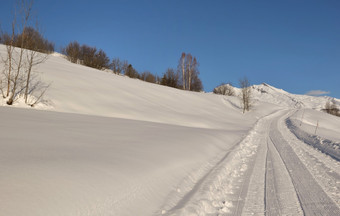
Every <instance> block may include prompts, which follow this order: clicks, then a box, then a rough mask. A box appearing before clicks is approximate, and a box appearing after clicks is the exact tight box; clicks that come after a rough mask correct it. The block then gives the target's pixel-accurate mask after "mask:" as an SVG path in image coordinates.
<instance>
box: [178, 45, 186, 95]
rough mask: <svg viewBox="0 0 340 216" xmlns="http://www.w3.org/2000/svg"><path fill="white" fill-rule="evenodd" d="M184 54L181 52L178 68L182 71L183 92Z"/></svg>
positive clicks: (183, 83)
mask: <svg viewBox="0 0 340 216" xmlns="http://www.w3.org/2000/svg"><path fill="white" fill-rule="evenodd" d="M185 58H186V54H185V52H182V55H181V58H180V59H179V68H180V70H181V71H182V88H183V90H185Z"/></svg>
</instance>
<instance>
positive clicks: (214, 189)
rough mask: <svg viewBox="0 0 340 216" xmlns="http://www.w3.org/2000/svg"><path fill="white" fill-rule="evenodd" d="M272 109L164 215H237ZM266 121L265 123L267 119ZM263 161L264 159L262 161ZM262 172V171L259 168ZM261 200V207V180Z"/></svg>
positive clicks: (271, 115)
mask: <svg viewBox="0 0 340 216" xmlns="http://www.w3.org/2000/svg"><path fill="white" fill-rule="evenodd" d="M275 113H277V112H274V113H272V114H270V115H268V116H266V117H263V118H261V119H259V120H258V122H257V123H256V124H255V125H254V127H253V129H252V130H250V132H249V133H248V135H247V136H246V137H245V138H244V139H243V140H242V141H241V142H239V143H238V144H237V145H236V146H235V147H234V148H233V149H232V150H231V151H230V152H228V153H227V155H226V156H225V157H224V158H223V159H222V160H221V161H220V163H219V164H218V165H217V166H215V167H214V168H213V169H212V170H211V171H209V173H207V175H206V176H204V177H203V179H202V180H199V181H198V182H197V184H196V185H195V186H194V188H193V189H192V190H191V192H189V193H188V194H186V195H185V196H184V197H183V198H182V199H181V200H180V201H179V202H178V203H177V205H175V206H174V207H173V208H171V209H170V210H167V211H165V210H164V211H163V214H164V215H230V214H231V215H241V214H242V210H243V208H244V204H245V200H246V197H247V193H248V186H249V181H250V179H251V178H250V177H251V175H252V173H253V168H254V165H255V162H254V161H255V160H256V158H257V154H256V153H257V151H258V147H259V146H261V145H260V144H261V140H263V139H264V136H263V128H268V126H267V125H269V123H270V121H268V119H271V118H273V115H274V114H275ZM268 122H269V123H268ZM263 164H264V163H263ZM263 173H264V171H263ZM260 185H262V190H261V191H262V194H261V196H262V200H261V203H260V206H262V207H261V208H260V211H261V212H262V213H263V212H264V207H263V181H262V183H261V184H260Z"/></svg>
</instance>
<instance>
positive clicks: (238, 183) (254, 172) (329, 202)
mask: <svg viewBox="0 0 340 216" xmlns="http://www.w3.org/2000/svg"><path fill="white" fill-rule="evenodd" d="M290 114H291V112H289V111H287V110H283V111H279V112H275V113H273V114H271V115H268V116H266V117H264V118H262V119H260V120H259V121H258V122H257V124H256V125H255V126H254V128H253V129H252V130H251V131H250V132H249V134H248V135H247V136H246V137H245V138H244V139H243V140H242V141H241V142H240V143H239V144H238V145H237V146H235V147H233V149H232V150H231V151H230V152H228V153H227V154H226V156H225V157H224V158H223V159H222V160H221V161H220V163H219V164H218V165H217V166H216V167H214V169H213V170H211V171H210V172H209V173H208V174H207V176H205V177H204V179H202V180H201V181H200V182H199V184H197V185H196V186H195V187H194V189H193V190H191V191H190V192H189V193H188V194H187V195H185V196H184V198H183V199H182V200H181V201H180V202H179V203H178V204H177V205H176V206H175V207H173V208H172V209H171V210H169V211H164V214H165V215H340V209H339V206H338V204H337V201H336V199H337V198H338V195H337V194H338V193H337V192H338V191H339V190H338V189H339V187H338V186H339V185H338V183H339V180H340V179H339V175H338V172H336V171H333V170H327V168H328V167H327V166H326V165H324V167H321V168H320V167H319V170H318V171H319V173H320V172H322V170H324V172H327V176H326V178H327V179H328V181H326V183H325V182H322V181H320V180H316V179H318V178H317V177H315V175H316V173H315V172H313V171H311V170H310V169H311V168H313V167H312V166H310V165H307V166H308V167H306V163H305V161H306V158H301V157H300V154H297V153H295V151H296V149H294V148H292V147H291V145H292V144H291V142H290V141H291V139H290V137H291V136H292V134H291V132H290V131H289V129H288V128H285V129H284V128H283V127H282V124H284V122H285V121H284V119H285V118H286V117H287V115H290ZM303 145H305V144H303ZM318 154H322V153H320V152H318ZM318 162H319V163H320V161H318ZM320 170H321V171H320ZM320 184H321V186H320ZM322 184H324V185H322Z"/></svg>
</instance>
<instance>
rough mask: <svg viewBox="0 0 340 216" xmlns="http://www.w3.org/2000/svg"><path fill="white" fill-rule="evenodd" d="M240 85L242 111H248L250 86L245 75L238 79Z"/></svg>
mask: <svg viewBox="0 0 340 216" xmlns="http://www.w3.org/2000/svg"><path fill="white" fill-rule="evenodd" d="M239 82H240V87H241V95H240V97H241V105H242V107H243V113H245V112H246V111H249V110H250V108H251V101H250V100H251V86H250V82H249V80H248V78H247V77H244V78H242V79H240V81H239Z"/></svg>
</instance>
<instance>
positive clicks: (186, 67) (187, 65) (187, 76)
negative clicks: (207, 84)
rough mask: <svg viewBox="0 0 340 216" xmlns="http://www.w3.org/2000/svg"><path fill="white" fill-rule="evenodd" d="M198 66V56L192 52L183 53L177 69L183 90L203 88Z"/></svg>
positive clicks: (199, 89)
mask: <svg viewBox="0 0 340 216" xmlns="http://www.w3.org/2000/svg"><path fill="white" fill-rule="evenodd" d="M198 66H199V63H198V61H197V59H196V57H193V56H192V55H191V54H190V53H187V54H186V53H184V52H183V53H182V55H181V58H180V60H179V63H178V67H177V71H178V74H179V75H180V80H181V82H182V83H181V85H182V89H183V90H189V91H201V90H202V89H203V85H202V82H201V80H200V79H199V71H198Z"/></svg>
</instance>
